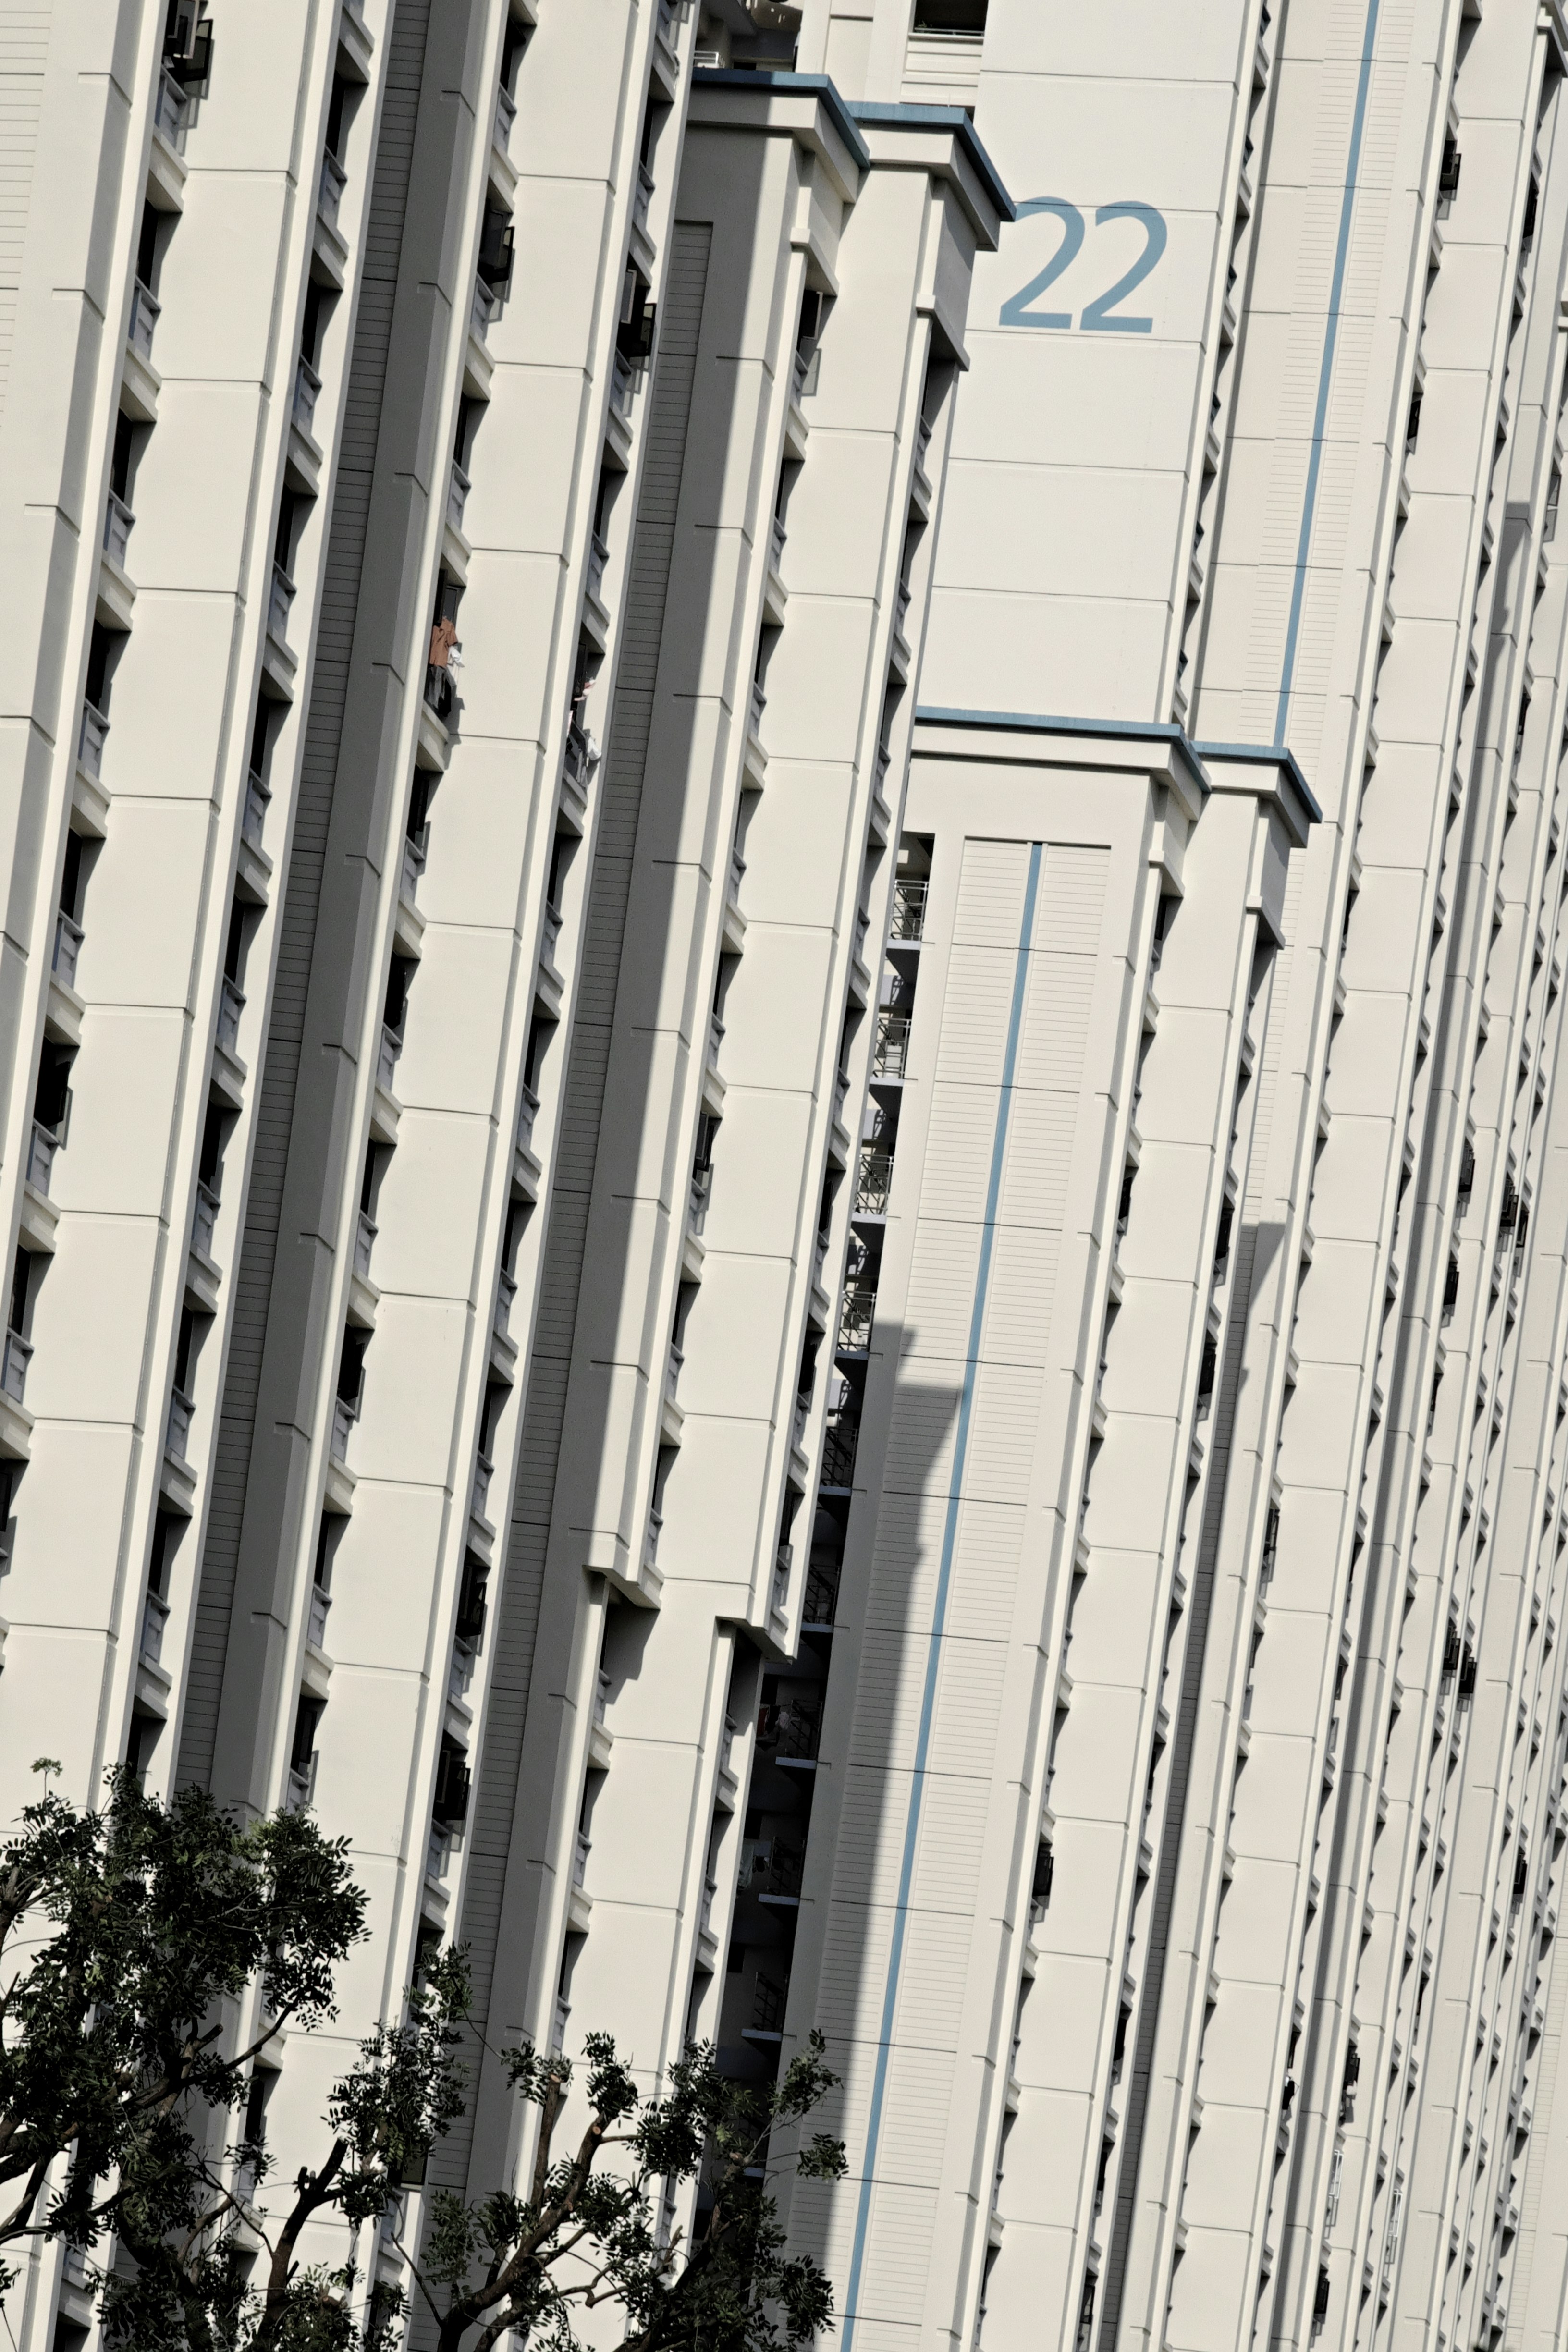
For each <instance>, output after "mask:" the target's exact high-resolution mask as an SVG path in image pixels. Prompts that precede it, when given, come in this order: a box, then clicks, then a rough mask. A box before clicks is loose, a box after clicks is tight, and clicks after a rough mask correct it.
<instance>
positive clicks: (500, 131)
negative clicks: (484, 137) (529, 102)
mask: <svg viewBox="0 0 1568 2352" xmlns="http://www.w3.org/2000/svg"><path fill="white" fill-rule="evenodd" d="M515 121H517V100H516V99H515V98H513V96H512V94H511V92H510V89H508V88H507V86H506V84H505V82H504V81H503V82H502V83H501V84H500V88H499V89H497V91H496V119H495V123H494V127H493V129H492V131H491V134H490V135H491V137H492V138H493V139H494V141H495V142H496V145H497V146H498V147H499V148H500V151H501V153H502V154H503V155H504V154H505V153H506V152H507V144H508V142H509V141H510V138H511V126H512V124H513V123H514V122H515Z"/></svg>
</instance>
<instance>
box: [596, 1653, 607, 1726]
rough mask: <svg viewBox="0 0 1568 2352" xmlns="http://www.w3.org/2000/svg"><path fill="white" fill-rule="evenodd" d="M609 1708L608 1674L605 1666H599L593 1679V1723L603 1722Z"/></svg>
mask: <svg viewBox="0 0 1568 2352" xmlns="http://www.w3.org/2000/svg"><path fill="white" fill-rule="evenodd" d="M609 1710H610V1676H609V1673H608V1670H607V1669H606V1668H605V1667H604V1666H601V1667H600V1668H599V1671H598V1674H597V1675H596V1676H595V1681H594V1720H595V1723H603V1722H604V1720H605V1716H606V1715H607V1714H608V1713H609Z"/></svg>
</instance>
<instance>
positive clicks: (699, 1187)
mask: <svg viewBox="0 0 1568 2352" xmlns="http://www.w3.org/2000/svg"><path fill="white" fill-rule="evenodd" d="M712 1192H713V1170H712V1167H711V1165H709V1166H708V1167H706V1168H694V1169H693V1170H692V1171H691V1197H690V1204H689V1215H688V1222H689V1225H690V1228H691V1231H692V1232H693V1233H694V1234H700V1232H701V1231H702V1228H703V1226H704V1225H705V1224H706V1223H707V1222H708V1203H709V1201H710V1198H711V1196H712Z"/></svg>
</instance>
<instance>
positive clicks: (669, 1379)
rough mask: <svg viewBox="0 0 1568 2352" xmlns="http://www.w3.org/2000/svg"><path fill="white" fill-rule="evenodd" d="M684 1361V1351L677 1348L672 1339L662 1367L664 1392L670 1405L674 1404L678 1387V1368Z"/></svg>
mask: <svg viewBox="0 0 1568 2352" xmlns="http://www.w3.org/2000/svg"><path fill="white" fill-rule="evenodd" d="M685 1361H686V1355H685V1351H684V1349H680V1348H678V1347H677V1346H676V1344H675V1342H674V1340H673V1339H672V1340H671V1341H670V1343H669V1355H668V1359H667V1360H666V1362H665V1367H664V1392H665V1395H666V1396H667V1397H668V1399H669V1400H670V1402H671V1403H672V1404H673V1402H675V1391H676V1390H677V1389H678V1388H679V1385H680V1367H681V1366H682V1364H684V1362H685Z"/></svg>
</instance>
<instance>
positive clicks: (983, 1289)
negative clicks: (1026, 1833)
mask: <svg viewBox="0 0 1568 2352" xmlns="http://www.w3.org/2000/svg"><path fill="white" fill-rule="evenodd" d="M1041 847H1042V845H1041V844H1040V843H1039V842H1037V841H1032V842H1031V843H1030V844H1029V874H1028V880H1027V882H1026V885H1025V888H1024V916H1023V920H1022V922H1021V923H1020V924H1019V926H1018V952H1017V959H1016V963H1015V965H1014V968H1013V1007H1012V1011H1011V1012H1010V1013H1009V1014H1008V1016H1007V1045H1006V1050H1005V1053H1004V1055H1003V1056H1002V1086H1001V1092H1000V1094H999V1096H998V1097H997V1103H996V1124H995V1128H994V1130H993V1133H992V1138H991V1175H990V1181H989V1182H988V1183H987V1185H986V1187H985V1222H984V1225H983V1226H982V1228H981V1234H980V1263H979V1265H978V1266H977V1267H976V1268H975V1274H974V1297H973V1303H972V1305H971V1307H970V1311H969V1347H968V1349H967V1352H966V1355H965V1358H964V1365H963V1387H962V1389H961V1390H960V1391H959V1398H958V1426H957V1430H956V1432H955V1433H954V1437H953V1445H952V1476H951V1479H950V1482H949V1485H948V1491H947V1516H946V1519H945V1521H944V1523H943V1527H942V1559H941V1562H940V1564H939V1566H938V1569H937V1579H936V1598H935V1601H934V1602H933V1604H932V1608H931V1635H930V1640H929V1643H928V1645H927V1649H926V1670H925V1687H924V1690H923V1691H922V1693H921V1719H920V1728H919V1730H918V1731H917V1733H916V1735H915V1758H914V1769H913V1772H912V1773H911V1775H910V1807H909V1812H908V1814H907V1815H906V1817H905V1821H904V1851H903V1859H902V1861H901V1862H900V1865H899V1897H898V1905H897V1907H896V1908H895V1910H894V1913H893V1938H892V1943H891V1945H890V1946H889V1952H888V1978H887V1983H886V1986H885V1987H884V1990H883V1994H882V2022H881V2030H880V2032H879V2035H878V2039H877V2070H876V2073H875V2074H874V2076H873V2077H872V2083H871V2112H870V2116H869V2119H868V2123H867V2126H866V2164H865V2169H864V2170H863V2172H862V2173H861V2176H860V2197H859V2202H858V2206H857V2208H856V2213H855V2242H854V2247H853V2251H852V2252H851V2254H850V2257H849V2284H848V2285H847V2288H846V2290H845V2295H844V2337H843V2352H851V2347H852V2346H853V2344H854V2341H855V2322H856V2320H857V2318H858V2316H859V2314H858V2308H857V2306H858V2302H859V2296H860V2278H861V2273H862V2271H863V2269H864V2267H865V2261H866V2238H867V2233H868V2227H869V2223H870V2217H871V2190H872V2187H873V2184H874V2177H875V2174H876V2169H877V2150H878V2146H879V2141H880V2139H881V2133H882V2109H883V2106H884V2104H885V2102H886V2098H887V2090H888V2060H889V2054H890V2053H891V2050H892V2043H893V2024H894V2020H895V2017H896V2014H897V2011H898V2005H899V1979H900V1975H901V1974H902V1971H903V1964H904V1930H905V1927H906V1925H907V1923H908V1920H909V1916H910V1889H911V1887H912V1886H913V1884H914V1875H915V1856H916V1853H917V1852H918V1850H919V1846H920V1832H921V1805H922V1801H923V1800H924V1797H925V1777H926V1769H927V1762H928V1759H929V1758H930V1755H931V1718H932V1717H933V1716H934V1715H935V1713H936V1692H937V1682H938V1678H939V1675H940V1671H941V1666H942V1633H943V1630H944V1628H945V1625H946V1622H947V1598H948V1591H949V1589H950V1587H951V1585H952V1555H953V1549H954V1546H955V1544H956V1542H957V1538H958V1507H959V1504H960V1502H961V1500H962V1499H963V1471H964V1465H965V1462H966V1460H967V1458H968V1454H969V1424H970V1421H971V1418H972V1417H973V1411H974V1376H975V1373H976V1371H977V1370H978V1369H979V1363H980V1339H981V1334H982V1332H983V1330H984V1324H985V1300H986V1294H987V1293H988V1291H989V1289H990V1286H991V1259H992V1254H993V1251H994V1246H995V1238H996V1212H997V1208H998V1206H999V1205H1000V1202H1001V1198H1002V1165H1003V1161H1004V1160H1005V1157H1006V1151H1007V1126H1008V1121H1009V1118H1010V1117H1011V1115H1012V1109H1013V1078H1014V1073H1015V1071H1016V1068H1017V1064H1018V1037H1019V1033H1020V1032H1021V1030H1022V1028H1023V1025H1024V994H1025V990H1026V986H1027V983H1028V977H1029V944H1030V941H1031V940H1032V939H1033V937H1034V931H1035V908H1036V904H1037V900H1038V898H1039V892H1040V854H1041Z"/></svg>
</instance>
